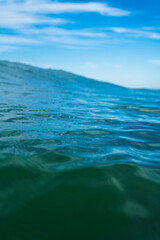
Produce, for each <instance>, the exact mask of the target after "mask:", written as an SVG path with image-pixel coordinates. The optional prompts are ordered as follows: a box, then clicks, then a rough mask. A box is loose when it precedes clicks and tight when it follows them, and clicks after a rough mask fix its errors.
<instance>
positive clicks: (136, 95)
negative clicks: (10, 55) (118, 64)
mask: <svg viewBox="0 0 160 240" xmlns="http://www.w3.org/2000/svg"><path fill="white" fill-rule="evenodd" d="M0 239H1V240H41V239H43V240H44V239H45V240H53V239H54V240H72V239H73V240H80V239H87V240H88V239H89V240H90V239H93V240H94V239H95V240H108V239H109V240H114V239H115V240H117V239H127V240H128V239H131V240H132V239H133V240H143V239H144V240H159V239H160V91H155V90H153V91H152V90H144V89H141V90H133V89H127V88H122V87H119V86H116V85H112V84H108V83H101V82H98V81H94V80H90V79H87V78H84V77H80V76H77V75H74V74H71V73H66V72H64V71H56V70H51V69H45V70H44V69H40V68H36V67H32V66H28V65H24V64H19V63H10V62H5V61H0Z"/></svg>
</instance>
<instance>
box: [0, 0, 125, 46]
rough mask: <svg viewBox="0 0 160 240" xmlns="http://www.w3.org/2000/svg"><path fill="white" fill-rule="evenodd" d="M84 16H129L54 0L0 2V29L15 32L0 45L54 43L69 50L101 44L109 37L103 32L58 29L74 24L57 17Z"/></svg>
mask: <svg viewBox="0 0 160 240" xmlns="http://www.w3.org/2000/svg"><path fill="white" fill-rule="evenodd" d="M86 12H87V13H98V14H101V15H106V16H115V17H121V16H128V15H129V14H130V12H128V11H125V10H122V9H119V8H114V7H110V6H109V5H107V4H105V3H100V2H88V3H74V2H68V3H66V2H65V3H64V2H60V1H53V0H0V28H3V29H7V31H10V30H12V31H13V32H14V35H10V34H8V36H7V34H6V35H0V43H1V44H2V43H4V42H5V41H6V43H7V44H11V47H13V45H18V44H20V45H21V44H30V43H32V44H34V43H37V42H41V43H48V42H49V43H51V42H54V43H59V45H60V44H61V45H62V44H64V46H69V47H75V46H76V45H77V46H78V45H80V46H82V45H83V46H85V45H86V46H89V45H92V46H93V45H97V44H101V43H103V44H104V42H105V39H106V38H108V37H109V36H107V34H106V33H105V32H103V31H100V30H92V29H77V30H76V29H74V30H69V29H65V28H62V27H61V28H60V27H58V25H65V24H73V23H74V22H73V21H70V20H68V19H63V18H59V17H57V15H59V14H62V13H72V14H74V13H86ZM37 26H42V27H37ZM101 39H103V40H104V41H102V40H101ZM106 40H107V39H106ZM6 49H7V48H6ZM8 49H9V48H8Z"/></svg>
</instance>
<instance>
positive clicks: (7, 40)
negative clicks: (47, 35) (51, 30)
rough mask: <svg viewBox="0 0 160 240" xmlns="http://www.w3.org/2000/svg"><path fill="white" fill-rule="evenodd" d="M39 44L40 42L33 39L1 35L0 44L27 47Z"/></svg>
mask: <svg viewBox="0 0 160 240" xmlns="http://www.w3.org/2000/svg"><path fill="white" fill-rule="evenodd" d="M37 43H40V41H39V40H36V39H33V38H26V37H20V36H12V35H4V34H0V44H14V45H17V44H18V45H24V44H25V45H26V44H37Z"/></svg>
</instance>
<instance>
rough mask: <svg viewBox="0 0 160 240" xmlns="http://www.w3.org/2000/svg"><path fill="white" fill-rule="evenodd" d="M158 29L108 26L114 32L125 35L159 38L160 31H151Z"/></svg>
mask: <svg viewBox="0 0 160 240" xmlns="http://www.w3.org/2000/svg"><path fill="white" fill-rule="evenodd" d="M156 29H157V30H159V28H153V27H152V28H147V27H145V28H138V29H129V28H121V27H110V28H108V30H111V31H112V32H114V33H118V34H125V36H126V37H132V38H133V37H135V38H140V37H141V38H149V39H155V40H160V33H159V32H153V30H156Z"/></svg>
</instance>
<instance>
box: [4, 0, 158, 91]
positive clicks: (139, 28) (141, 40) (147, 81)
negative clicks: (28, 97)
mask: <svg viewBox="0 0 160 240" xmlns="http://www.w3.org/2000/svg"><path fill="white" fill-rule="evenodd" d="M0 59H1V60H9V61H16V62H23V63H27V64H32V65H35V66H40V67H44V68H53V69H62V70H66V71H69V72H73V73H76V74H80V75H83V76H86V77H90V78H94V79H97V80H101V81H106V82H110V83H114V84H118V85H121V86H126V87H129V88H152V89H160V1H159V0H134V1H133V0H131V1H129V0H99V1H98V0H97V1H94V0H91V1H86V0H85V1H83V0H82V1H80V0H79V1H77V0H75V1H72V0H70V1H66V0H59V1H55V0H0Z"/></svg>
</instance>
